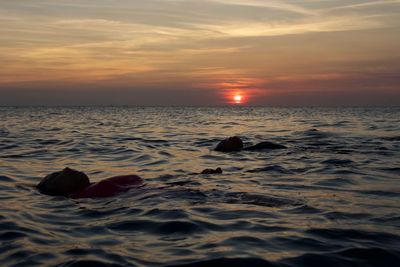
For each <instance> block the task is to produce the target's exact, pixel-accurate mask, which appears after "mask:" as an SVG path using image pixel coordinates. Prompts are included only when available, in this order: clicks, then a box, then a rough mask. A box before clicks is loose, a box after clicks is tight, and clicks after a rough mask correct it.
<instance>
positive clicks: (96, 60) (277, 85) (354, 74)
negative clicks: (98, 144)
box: [0, 0, 400, 106]
mask: <svg viewBox="0 0 400 267" xmlns="http://www.w3.org/2000/svg"><path fill="white" fill-rule="evenodd" d="M0 62H1V65H0V66H1V68H0V105H3V106H9V105H51V106H57V105H139V106H146V105H163V106H168V105H174V106H176V105H184V106H223V105H249V106H360V105H361V106H364V105H400V0H381V1H373V0H369V1H368V0H367V1H360V0H357V1H355V0H325V1H324V0H320V1H318V0H304V1H296V0H292V1H289V0H286V1H275V0H271V1H270V0H268V1H267V0H196V1H195V0H146V1H143V0H68V1H67V0H57V1H54V0H18V1H17V0H0Z"/></svg>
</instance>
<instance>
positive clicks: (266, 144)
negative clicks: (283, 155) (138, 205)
mask: <svg viewBox="0 0 400 267" xmlns="http://www.w3.org/2000/svg"><path fill="white" fill-rule="evenodd" d="M285 148H287V147H286V146H284V145H280V144H275V143H272V142H268V141H265V142H261V143H258V144H256V145H254V146H249V147H246V148H245V150H249V151H258V150H267V149H285Z"/></svg>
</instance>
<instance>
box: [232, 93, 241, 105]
mask: <svg viewBox="0 0 400 267" xmlns="http://www.w3.org/2000/svg"><path fill="white" fill-rule="evenodd" d="M242 99H243V97H242V96H241V95H235V96H234V97H233V100H234V101H235V103H236V104H240V103H242Z"/></svg>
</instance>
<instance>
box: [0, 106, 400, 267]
mask: <svg viewBox="0 0 400 267" xmlns="http://www.w3.org/2000/svg"><path fill="white" fill-rule="evenodd" d="M229 136H239V137H241V138H242V139H243V141H244V143H245V145H246V146H247V145H251V144H255V143H257V142H261V141H270V142H274V143H277V144H282V145H285V146H286V147H287V149H280V150H264V151H257V152H250V151H242V152H232V153H221V152H215V151H213V148H214V147H215V145H216V144H217V143H218V142H219V141H220V140H222V139H224V138H226V137H229ZM67 166H68V167H70V168H74V169H77V170H80V171H83V172H85V173H86V174H87V175H88V176H89V177H90V179H91V180H92V181H93V182H96V181H100V180H101V179H104V178H107V177H111V176H114V175H123V174H137V175H140V176H141V177H142V178H143V179H144V180H145V183H146V185H145V186H144V187H143V188H140V189H134V190H131V191H129V192H126V193H123V194H121V195H119V196H117V197H113V198H102V199H68V198H64V197H51V196H47V195H42V194H40V193H39V192H38V191H37V190H36V189H35V185H36V184H37V183H38V182H39V181H40V180H41V179H42V178H43V177H44V176H45V175H47V174H49V173H51V172H54V171H58V170H61V169H63V168H64V167H67ZM217 167H221V168H222V169H223V171H224V172H223V174H215V175H202V174H199V173H200V172H201V171H202V170H203V169H205V168H217ZM399 178H400V108H250V107H227V108H191V107H170V108H168V107H51V108H45V107H19V108H18V107H3V108H0V265H1V266H172V265H182V266H307V267H309V266H400V179H399Z"/></svg>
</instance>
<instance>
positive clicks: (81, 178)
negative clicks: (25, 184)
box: [37, 168, 144, 198]
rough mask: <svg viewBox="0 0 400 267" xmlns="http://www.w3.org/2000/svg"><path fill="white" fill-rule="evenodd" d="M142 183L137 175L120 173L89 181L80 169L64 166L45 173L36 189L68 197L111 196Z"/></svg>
mask: <svg viewBox="0 0 400 267" xmlns="http://www.w3.org/2000/svg"><path fill="white" fill-rule="evenodd" d="M143 185H144V182H143V179H142V178H140V177H139V176H137V175H120V176H113V177H110V178H107V179H104V180H102V181H100V182H97V183H90V180H89V177H88V176H87V175H86V174H85V173H83V172H80V171H76V170H73V169H70V168H65V169H64V170H62V171H59V172H54V173H52V174H49V175H47V176H46V177H44V178H43V179H42V181H41V182H40V183H39V184H38V185H37V189H38V190H39V191H40V192H41V193H42V194H46V195H51V196H64V197H70V198H98V197H112V196H116V195H118V194H120V193H123V192H126V191H128V190H129V189H131V188H137V187H141V186H143Z"/></svg>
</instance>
